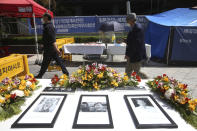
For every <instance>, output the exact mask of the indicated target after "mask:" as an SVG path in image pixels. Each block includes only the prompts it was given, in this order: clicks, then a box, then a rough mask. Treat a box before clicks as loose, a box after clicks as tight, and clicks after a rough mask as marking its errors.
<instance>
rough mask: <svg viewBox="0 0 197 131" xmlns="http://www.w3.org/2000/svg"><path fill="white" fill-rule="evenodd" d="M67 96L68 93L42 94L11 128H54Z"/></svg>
mask: <svg viewBox="0 0 197 131" xmlns="http://www.w3.org/2000/svg"><path fill="white" fill-rule="evenodd" d="M66 97H67V95H66V94H40V95H39V96H38V97H37V98H36V99H35V100H34V101H33V102H32V104H31V105H30V106H29V107H28V108H27V109H26V110H25V111H24V112H23V113H22V114H21V115H20V116H19V118H18V119H17V120H16V121H15V122H14V123H13V124H12V125H11V128H53V127H54V124H55V122H56V119H57V117H58V115H59V113H60V111H61V108H62V106H63V104H64V101H65V99H66ZM38 117H39V119H38Z"/></svg>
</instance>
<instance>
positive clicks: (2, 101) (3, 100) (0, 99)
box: [0, 96, 5, 104]
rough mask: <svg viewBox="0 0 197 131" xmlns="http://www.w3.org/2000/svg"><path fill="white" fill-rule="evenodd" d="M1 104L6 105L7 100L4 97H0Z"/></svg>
mask: <svg viewBox="0 0 197 131" xmlns="http://www.w3.org/2000/svg"><path fill="white" fill-rule="evenodd" d="M0 103H1V104H3V103H5V99H4V98H3V97H2V96H0Z"/></svg>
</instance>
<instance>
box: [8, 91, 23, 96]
mask: <svg viewBox="0 0 197 131" xmlns="http://www.w3.org/2000/svg"><path fill="white" fill-rule="evenodd" d="M11 94H16V96H19V97H23V96H24V95H25V94H24V92H23V91H21V90H13V91H12V92H11Z"/></svg>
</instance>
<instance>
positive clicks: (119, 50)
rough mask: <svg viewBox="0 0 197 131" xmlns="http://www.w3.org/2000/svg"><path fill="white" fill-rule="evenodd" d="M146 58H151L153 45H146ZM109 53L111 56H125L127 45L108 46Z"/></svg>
mask: <svg viewBox="0 0 197 131" xmlns="http://www.w3.org/2000/svg"><path fill="white" fill-rule="evenodd" d="M145 47H146V56H147V58H149V59H150V58H151V45H149V44H146V45H145ZM107 52H108V54H110V55H125V52H126V44H125V43H122V44H107Z"/></svg>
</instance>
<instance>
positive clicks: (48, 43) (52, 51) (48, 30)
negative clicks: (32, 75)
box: [36, 13, 69, 78]
mask: <svg viewBox="0 0 197 131" xmlns="http://www.w3.org/2000/svg"><path fill="white" fill-rule="evenodd" d="M43 22H44V24H43V35H42V41H43V45H44V54H43V61H42V65H41V69H40V72H39V74H38V75H37V76H36V78H42V76H43V75H44V73H45V72H46V70H47V68H48V66H49V64H50V62H51V60H52V59H54V60H55V61H56V62H57V64H58V65H59V66H60V67H61V69H62V72H63V73H64V74H66V75H69V73H68V71H67V69H66V67H65V66H64V64H63V63H62V60H61V58H60V57H59V55H60V54H61V53H60V51H59V49H58V47H57V45H56V33H55V28H54V26H53V24H52V23H51V15H50V14H48V13H45V14H44V15H43Z"/></svg>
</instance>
